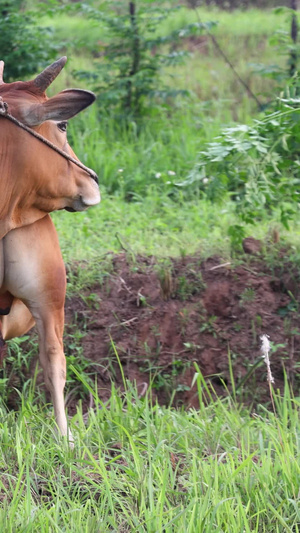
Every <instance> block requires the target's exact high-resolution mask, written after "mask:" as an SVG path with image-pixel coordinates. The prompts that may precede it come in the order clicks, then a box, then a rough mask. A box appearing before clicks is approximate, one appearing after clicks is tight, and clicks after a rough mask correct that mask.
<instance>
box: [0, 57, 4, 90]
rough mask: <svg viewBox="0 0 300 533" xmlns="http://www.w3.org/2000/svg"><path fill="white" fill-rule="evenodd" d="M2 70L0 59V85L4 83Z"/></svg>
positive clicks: (2, 62) (2, 64)
mask: <svg viewBox="0 0 300 533" xmlns="http://www.w3.org/2000/svg"><path fill="white" fill-rule="evenodd" d="M3 70H4V61H0V85H1V84H2V83H4V81H3Z"/></svg>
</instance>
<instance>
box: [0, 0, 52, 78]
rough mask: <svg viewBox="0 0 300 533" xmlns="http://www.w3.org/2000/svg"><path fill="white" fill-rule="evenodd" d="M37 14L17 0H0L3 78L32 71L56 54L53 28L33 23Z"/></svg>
mask: <svg viewBox="0 0 300 533" xmlns="http://www.w3.org/2000/svg"><path fill="white" fill-rule="evenodd" d="M37 17H38V13H37V12H33V11H30V12H29V11H28V12H26V11H24V9H23V2H22V1H20V0H0V51H1V59H2V60H4V61H5V81H6V82H9V81H13V80H15V79H23V78H26V77H27V76H29V75H31V74H35V73H36V72H37V70H38V69H39V68H40V67H43V66H45V64H46V63H47V62H49V61H51V60H52V59H53V58H54V56H55V55H56V51H57V48H58V47H55V46H54V45H53V42H52V41H53V39H52V30H51V29H50V28H45V27H43V28H42V27H39V26H38V25H36V21H37Z"/></svg>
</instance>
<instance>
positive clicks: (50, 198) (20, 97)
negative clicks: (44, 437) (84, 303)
mask: <svg viewBox="0 0 300 533" xmlns="http://www.w3.org/2000/svg"><path fill="white" fill-rule="evenodd" d="M65 61H66V58H62V59H60V60H58V61H57V62H55V63H54V64H53V65H50V67H48V68H47V69H45V71H44V72H42V73H41V74H40V75H39V76H37V78H36V79H35V80H33V81H31V82H15V83H8V84H5V83H4V82H3V62H1V61H0V97H2V99H3V101H4V102H6V103H7V104H8V111H9V113H10V114H11V115H13V116H14V117H15V118H17V119H18V120H20V121H22V122H23V123H24V124H25V125H27V126H29V127H31V128H32V129H33V130H35V131H37V132H38V133H39V134H40V135H42V136H43V137H44V138H45V139H48V140H49V141H51V142H52V143H53V144H54V145H55V146H56V147H58V148H59V149H60V150H63V151H64V152H65V153H66V154H68V155H70V156H72V157H74V158H76V156H75V154H74V152H73V151H72V149H71V148H70V147H69V145H68V142H67V136H66V132H65V131H64V130H65V125H66V124H65V123H64V121H66V120H68V119H69V118H71V117H72V116H74V115H76V114H77V113H79V111H81V110H82V109H84V108H85V107H87V106H88V105H90V104H91V103H92V102H93V100H94V95H93V94H92V93H90V92H88V91H82V90H79V89H68V90H67V91H62V92H61V93H59V94H58V95H56V96H54V97H53V98H50V99H48V98H47V96H46V95H45V92H44V91H45V89H46V88H47V87H48V86H49V85H50V83H51V82H52V81H53V79H55V77H56V76H57V75H58V73H59V72H60V70H61V69H62V68H63V66H64V64H65ZM91 172H92V171H91ZM99 201H100V194H99V188H98V185H97V183H96V181H95V180H94V179H93V178H92V177H91V175H90V174H89V173H88V172H87V171H86V170H84V169H82V168H79V167H78V166H77V165H75V164H74V163H72V162H70V161H68V160H66V159H65V158H64V157H63V156H62V155H60V154H58V153H57V152H55V151H54V150H53V149H51V148H50V147H49V146H47V145H45V144H43V143H42V142H41V141H40V140H38V139H36V138H34V137H33V136H32V135H30V133H28V132H26V131H24V130H23V129H21V128H19V127H18V126H16V125H15V124H14V123H12V122H10V121H9V120H8V119H7V118H5V117H2V116H0V359H1V357H3V355H4V341H5V340H8V339H11V338H13V337H16V336H20V335H24V334H25V333H26V332H27V331H28V330H29V329H30V328H31V327H32V326H33V325H34V323H36V327H37V331H38V336H39V357H40V362H41V365H42V367H43V370H44V377H45V383H46V386H47V387H48V389H49V390H50V392H51V397H52V401H53V406H54V412H55V417H56V422H57V425H58V427H59V429H60V432H61V434H62V435H67V436H68V439H69V442H70V443H71V445H72V435H71V433H70V431H69V430H68V423H67V418H66V414H65V410H64V394H63V391H64V385H65V377H66V361H65V356H64V351H63V341H62V336H63V328H64V301H65V292H66V274H65V267H64V264H63V260H62V256H61V252H60V248H59V243H58V238H57V234H56V231H55V228H54V225H53V222H52V220H51V218H50V217H49V215H48V213H49V212H51V211H54V210H57V209H64V208H70V209H71V210H75V211H82V210H84V209H86V208H88V207H89V206H92V205H96V204H97V203H98V202H99ZM70 216H72V215H70Z"/></svg>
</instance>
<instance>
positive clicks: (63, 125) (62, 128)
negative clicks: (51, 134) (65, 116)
mask: <svg viewBox="0 0 300 533" xmlns="http://www.w3.org/2000/svg"><path fill="white" fill-rule="evenodd" d="M57 126H58V129H59V130H60V131H67V126H68V123H67V122H59V123H58V124H57Z"/></svg>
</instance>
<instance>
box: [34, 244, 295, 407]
mask: <svg viewBox="0 0 300 533" xmlns="http://www.w3.org/2000/svg"><path fill="white" fill-rule="evenodd" d="M78 268H84V266H83V265H80V266H79V267H78ZM85 268H88V267H87V266H86V267H85ZM99 269H100V270H101V264H99ZM72 275H73V277H74V276H75V279H76V272H75V273H74V272H73V273H72ZM298 287H299V276H298V274H297V272H296V273H295V272H294V270H293V268H292V267H290V266H286V267H285V268H284V270H283V269H280V270H279V269H277V270H276V269H275V270H271V269H270V268H268V267H267V266H266V264H265V263H263V262H262V260H261V259H259V258H258V257H249V256H248V257H247V264H244V263H243V264H239V265H237V266H235V267H233V265H232V264H230V263H222V261H221V259H220V258H218V257H212V258H209V259H207V260H206V261H201V258H200V257H197V256H195V257H185V258H183V259H180V260H169V261H168V262H166V263H164V264H156V262H155V260H154V259H153V258H134V259H133V258H132V257H130V258H128V257H127V256H126V254H120V255H118V256H115V257H113V258H112V268H111V272H110V275H109V276H107V277H106V278H105V282H103V283H102V284H101V285H95V286H92V287H90V288H89V289H88V290H85V291H84V292H83V293H82V294H81V295H80V297H79V296H78V297H72V298H69V299H68V300H67V302H66V334H65V349H66V355H67V357H68V363H69V367H70V365H71V364H73V365H74V366H77V368H80V371H81V370H82V368H85V371H86V374H87V375H90V376H91V375H92V376H93V377H92V380H93V381H94V379H95V378H94V377H95V375H96V377H97V383H98V392H99V397H100V398H101V399H102V400H103V401H105V400H107V399H108V398H109V396H110V390H111V383H112V382H113V383H114V384H115V385H116V386H117V387H120V389H121V390H123V389H124V386H123V378H122V374H123V375H124V376H125V378H126V379H129V380H131V381H133V382H136V384H137V387H138V391H139V393H140V394H145V391H146V390H147V387H148V384H149V383H150V381H151V383H152V388H153V391H154V392H153V394H154V396H156V398H157V399H158V401H159V402H160V403H169V402H172V404H173V405H176V406H179V405H180V404H183V405H185V406H187V407H188V406H194V407H198V405H199V400H198V393H197V385H196V384H195V383H194V376H195V364H196V365H198V367H199V368H200V370H201V371H202V373H203V375H204V376H206V379H207V380H208V381H210V382H211V383H212V385H213V387H214V389H215V391H216V393H217V394H226V393H227V389H229V390H230V391H231V390H232V379H231V374H230V364H231V367H232V373H233V376H234V382H235V387H236V389H237V397H238V399H239V400H240V401H243V402H247V403H252V402H253V403H257V402H260V401H269V390H268V385H267V381H266V368H265V366H264V363H263V361H262V359H261V356H260V344H261V341H260V336H261V335H262V334H267V335H269V337H270V340H271V342H272V347H273V348H272V351H273V353H272V354H271V367H272V372H273V376H274V379H275V388H279V389H282V388H283V384H284V369H285V371H286V374H287V377H288V379H289V381H290V383H291V385H292V386H293V387H294V388H296V387H297V386H298V380H299V362H300V357H299V350H300V340H299V333H300V329H299V326H300V321H299V313H298V307H299V301H300V293H299V289H298ZM78 332H79V333H78ZM35 362H36V359H35V358H33V360H32V362H31V365H30V368H31V370H32V372H33V371H34V369H35ZM230 362H231V363H230ZM70 375H71V374H70V372H69V376H70ZM72 379H74V374H73V375H72ZM40 380H42V377H41V378H40ZM77 385H78V383H77ZM72 388H73V389H74V385H73V386H72ZM80 394H81V395H82V387H81V388H80V387H79V388H78V387H77V389H76V390H75V389H74V391H73V392H72V393H70V395H69V402H68V407H69V411H71V412H74V411H75V409H76V402H77V400H78V398H79V396H80ZM88 402H89V398H88V394H86V395H85V399H84V404H86V405H85V406H84V408H85V407H86V406H87V405H88Z"/></svg>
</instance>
